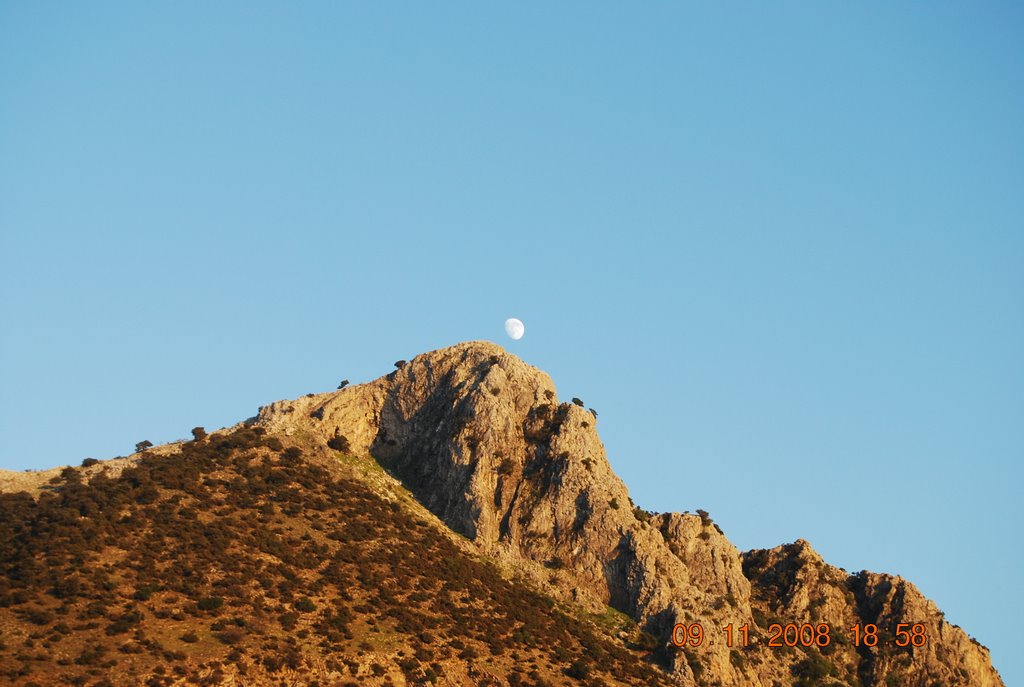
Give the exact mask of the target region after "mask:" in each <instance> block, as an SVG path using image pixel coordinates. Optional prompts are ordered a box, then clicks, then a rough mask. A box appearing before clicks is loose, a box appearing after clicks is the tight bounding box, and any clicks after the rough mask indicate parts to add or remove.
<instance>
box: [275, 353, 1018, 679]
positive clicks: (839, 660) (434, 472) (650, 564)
mask: <svg viewBox="0 0 1024 687" xmlns="http://www.w3.org/2000/svg"><path fill="white" fill-rule="evenodd" d="M256 421H257V423H258V424H260V425H261V426H263V427H264V428H266V429H267V430H268V431H270V432H282V433H284V434H287V435H295V434H300V435H304V436H306V437H307V438H309V439H311V440H313V441H315V442H320V443H324V444H327V443H328V442H330V444H329V445H331V446H332V447H335V448H340V449H341V450H344V451H346V452H351V453H353V454H355V455H361V456H366V457H368V458H369V457H372V458H373V459H376V460H377V461H379V462H380V463H381V464H383V465H384V466H386V467H387V468H388V469H389V470H390V471H391V472H392V473H393V474H394V475H396V476H397V477H398V478H400V479H401V480H402V481H403V482H404V483H405V484H406V486H408V487H409V488H410V489H411V491H412V492H413V493H414V494H415V495H416V496H417V498H418V499H419V500H420V501H421V502H422V503H423V504H424V505H425V506H426V507H427V508H429V509H430V510H431V511H433V512H434V513H435V514H436V515H437V516H438V517H440V518H441V519H442V520H443V521H444V522H445V523H446V524H447V525H448V526H449V527H451V528H452V529H454V530H455V531H457V532H459V533H461V534H463V535H465V536H466V537H468V538H469V539H471V540H472V541H474V542H475V543H476V544H477V545H478V547H479V548H480V549H481V551H483V552H484V553H486V554H488V555H491V556H495V557H497V558H499V559H502V560H503V561H505V562H508V563H509V564H511V565H515V566H517V568H518V569H520V570H521V571H523V572H524V573H526V574H529V575H532V576H533V577H535V578H536V579H538V580H541V581H545V582H546V583H551V584H552V588H551V589H552V591H553V593H559V592H561V593H563V595H564V596H566V597H568V598H571V599H572V600H574V601H576V602H578V603H581V604H583V605H584V606H589V607H591V608H592V609H595V610H597V609H600V610H603V609H604V607H605V606H612V607H614V608H616V609H618V610H620V611H623V612H625V613H626V614H628V615H630V616H632V617H633V618H634V619H635V620H637V621H638V622H639V623H640V625H641V626H642V627H644V628H645V629H646V630H647V631H648V632H649V633H650V634H652V635H654V637H656V638H657V640H658V641H659V642H660V643H661V644H662V645H663V646H664V647H665V649H664V658H665V661H666V663H667V664H668V665H669V667H670V670H671V671H672V672H673V674H674V675H675V676H676V678H677V680H678V682H679V683H680V684H683V685H695V684H702V685H703V684H717V685H737V686H739V685H755V686H757V685H762V686H764V687H774V686H775V685H780V684H791V683H792V681H793V680H794V679H796V680H798V684H807V685H811V684H819V682H820V681H821V680H823V679H825V680H826V682H821V684H827V679H828V678H830V677H831V678H834V679H835V680H836V681H837V682H838V681H842V682H841V683H849V684H857V682H856V680H858V679H859V680H860V681H861V682H862V683H863V684H864V685H876V684H898V685H922V686H923V685H932V684H944V685H981V686H985V685H1002V682H1001V680H1000V679H999V676H998V674H997V673H996V672H995V670H994V669H993V668H992V667H991V664H990V661H989V657H988V652H987V650H985V649H984V648H983V647H981V646H980V645H977V644H976V643H974V642H973V640H971V639H969V638H968V637H967V635H966V634H965V633H964V632H963V631H962V630H960V629H959V628H958V627H956V626H953V625H950V624H949V623H946V622H945V621H944V620H943V619H942V615H941V613H940V612H939V611H938V609H936V608H935V606H934V604H932V603H931V602H929V601H927V600H926V599H924V597H922V596H921V595H920V593H919V592H918V591H917V590H916V589H915V588H914V587H913V585H911V584H910V583H908V582H906V581H904V580H902V579H900V578H896V577H890V576H886V575H875V574H872V573H861V574H860V575H855V576H848V575H846V573H844V572H842V571H840V570H839V569H837V568H833V567H831V566H828V565H826V564H825V563H824V562H823V561H822V560H821V558H820V557H819V556H818V555H817V554H816V553H814V551H813V550H812V549H811V547H810V545H808V544H807V543H806V542H804V541H802V540H800V541H798V542H796V543H795V544H791V545H787V546H782V547H778V548H776V549H771V550H766V551H753V552H748V553H746V554H743V555H741V554H740V552H739V551H737V549H736V548H735V547H734V546H733V545H732V544H731V543H730V542H729V540H728V539H727V538H726V537H725V536H724V535H723V534H722V532H721V531H720V530H719V529H718V527H717V526H716V525H715V524H714V523H713V522H712V521H711V520H710V518H709V517H708V516H707V514H705V513H700V514H699V515H690V514H678V513H667V514H659V515H651V514H648V513H645V512H643V511H640V510H639V509H634V507H633V504H632V501H631V500H630V498H629V493H628V491H627V490H626V487H625V485H624V484H623V483H622V481H621V480H620V479H619V478H618V477H617V476H616V475H615V474H614V473H613V472H612V470H611V467H610V465H609V464H608V461H607V458H606V456H605V452H604V448H603V446H602V444H601V441H600V439H599V437H598V434H597V430H596V425H597V418H596V415H595V414H594V413H592V412H590V411H588V410H586V409H584V408H583V407H582V406H580V405H577V404H573V403H559V401H558V397H557V395H556V391H555V386H554V384H553V383H552V381H551V378H550V377H549V376H548V375H546V374H545V373H543V372H542V371H540V370H538V369H536V368H534V367H531V366H529V365H527V364H526V363H524V362H523V361H521V360H519V359H518V358H516V357H515V356H512V355H510V354H508V353H506V352H505V351H504V350H503V349H502V348H501V347H499V346H497V345H495V344H491V343H486V342H469V343H463V344H459V345H456V346H452V347H450V348H444V349H441V350H437V351H432V352H430V353H425V354H423V355H420V356H417V357H416V358H414V359H412V360H411V361H410V362H409V363H408V364H403V365H401V366H400V367H399V368H398V369H396V370H395V371H394V372H392V373H390V374H388V375H386V376H385V377H381V378H379V379H377V380H375V381H373V382H370V383H367V384H362V385H358V386H353V387H347V388H345V389H342V390H340V391H337V392H333V393H327V394H319V395H309V396H306V397H304V398H300V399H296V400H294V401H280V402H277V403H274V404H272V405H270V406H267V407H264V408H262V409H261V410H260V413H259V416H258V418H257V420H256ZM774 622H778V623H780V624H781V625H785V624H788V623H795V624H797V625H800V624H802V623H829V624H830V625H831V626H832V627H833V628H836V629H838V628H842V629H843V630H844V632H845V629H846V628H850V627H852V626H853V625H855V624H857V623H861V624H865V623H873V624H876V625H877V626H878V627H879V628H886V630H885V631H889V630H888V628H893V627H895V624H896V623H902V622H906V623H921V624H922V625H923V626H924V628H925V632H926V634H927V636H928V642H927V644H926V645H925V646H923V647H913V646H911V647H907V648H905V649H898V650H897V649H896V648H895V647H894V646H893V644H892V641H891V640H892V638H891V637H889V638H888V639H884V638H883V641H880V642H879V646H878V647H876V648H870V647H866V646H861V647H854V646H853V645H852V644H851V643H849V641H846V642H845V643H842V644H841V643H840V641H839V640H837V641H836V642H834V643H832V644H830V646H829V647H825V649H824V650H822V651H820V652H819V651H818V649H816V648H811V649H804V648H803V647H799V646H798V647H796V648H795V649H793V648H789V647H783V648H781V649H779V648H773V647H769V646H767V640H768V638H769V632H768V630H769V626H770V625H771V624H772V623H774ZM677 623H683V624H691V623H699V624H700V625H701V626H702V627H703V628H704V629H705V632H706V633H707V641H705V642H704V643H703V644H702V645H701V646H699V647H687V648H684V649H682V650H679V649H677V647H675V646H674V645H673V644H672V643H671V642H670V641H669V639H670V637H671V635H672V628H673V626H674V625H676V624H677ZM730 623H732V624H733V626H734V627H739V626H741V625H744V624H747V625H748V626H749V627H750V631H751V637H752V641H751V643H750V645H749V646H746V647H741V646H739V644H737V646H735V647H728V646H726V644H725V642H724V635H723V634H722V628H723V627H725V626H726V625H728V624H730ZM890 676H892V677H890ZM799 680H809V681H806V682H802V683H801V682H799ZM816 680H817V681H816ZM887 680H889V682H886V681H887ZM893 680H895V682H894V681H893Z"/></svg>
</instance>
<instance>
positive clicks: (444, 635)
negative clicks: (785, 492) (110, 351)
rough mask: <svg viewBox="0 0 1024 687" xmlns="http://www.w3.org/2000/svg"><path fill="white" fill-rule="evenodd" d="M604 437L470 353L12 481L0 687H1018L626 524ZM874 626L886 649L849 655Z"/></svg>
mask: <svg viewBox="0 0 1024 687" xmlns="http://www.w3.org/2000/svg"><path fill="white" fill-rule="evenodd" d="M596 425H597V414H596V413H595V412H593V411H590V410H587V409H586V408H584V407H583V406H582V403H560V402H559V401H558V397H557V393H556V390H555V387H554V384H553V383H552V382H551V379H550V378H549V377H548V376H547V375H546V374H544V373H543V372H541V371H539V370H537V369H535V368H533V367H531V366H529V365H527V364H525V363H524V362H523V361H521V360H519V359H518V358H516V357H515V356H512V355H509V354H508V353H506V352H505V351H504V350H502V349H501V348H500V347H498V346H496V345H494V344H489V343H484V342H470V343H465V344H459V345H457V346H453V347H450V348H446V349H441V350H439V351H433V352H430V353H426V354H423V355H421V356H417V357H416V358H414V359H413V360H411V361H410V362H409V363H401V364H399V365H398V366H397V369H396V370H395V371H394V372H392V373H390V374H388V375H386V376H384V377H381V378H379V379H377V380H375V381H373V382H369V383H367V384H362V385H358V386H353V387H347V388H344V389H341V390H338V391H335V392H331V393H326V394H309V395H307V396H305V397H302V398H299V399H295V400H293V401H279V402H276V403H273V404H271V405H269V406H266V407H264V408H261V409H260V412H259V414H258V415H257V416H256V417H254V418H251V419H250V420H248V421H246V422H245V423H242V424H240V425H238V426H236V427H232V428H229V429H226V430H223V431H221V432H216V433H213V434H211V435H209V436H206V435H205V432H201V431H200V432H196V438H195V439H194V440H193V441H189V442H182V443H178V444H173V445H168V446H164V447H155V448H152V449H149V450H147V451H145V452H143V453H141V454H136V455H134V456H131V457H129V458H122V459H118V460H116V461H108V462H107V461H105V462H99V463H98V464H95V465H90V466H87V467H81V468H67V469H65V470H63V471H59V472H51V473H49V474H42V473H36V474H33V475H27V476H22V477H20V478H19V479H17V480H15V478H14V477H13V476H11V475H8V479H7V482H6V486H5V482H4V480H3V479H0V488H3V489H4V490H5V491H6V492H7V493H5V494H3V495H0V571H2V577H0V629H2V631H3V635H2V636H3V639H2V640H0V675H2V676H5V678H6V679H8V680H10V681H11V683H12V684H21V685H29V684H33V683H34V684H38V685H48V684H75V685H93V684H152V685H172V684H211V685H216V684H253V685H260V684H282V681H283V684H296V685H299V684H303V685H304V684H320V685H329V684H330V685H333V684H347V683H351V684H370V685H387V684H393V685H404V684H431V683H432V684H441V685H463V684H464V685H484V684H494V685H544V684H588V685H601V684H606V685H627V684H636V685H658V684H679V685H757V686H764V687H775V686H776V685H790V684H793V685H801V686H807V685H829V684H834V685H853V686H856V685H862V686H864V687H871V686H874V685H907V686H915V687H916V686H918V685H920V686H921V687H924V686H926V685H927V686H930V685H934V684H943V685H979V686H982V687H986V686H988V685H1002V682H1001V680H1000V679H999V676H998V674H997V673H996V672H995V670H994V669H993V668H992V667H991V664H990V661H989V657H988V652H987V650H986V649H984V647H981V646H980V645H978V644H977V643H976V642H974V641H973V640H972V639H970V638H969V637H968V636H967V635H966V633H964V632H963V631H962V630H961V629H960V628H958V627H956V626H953V625H951V624H949V623H947V622H946V621H945V619H944V618H943V616H942V613H941V611H939V610H938V609H937V608H936V607H935V605H934V604H933V603H932V602H930V601H928V600H927V599H925V598H924V597H923V596H922V595H921V594H920V593H919V592H918V591H917V589H916V588H915V587H914V586H913V585H912V584H910V583H909V582H907V581H906V580H903V579H901V578H899V577H894V576H889V575H884V574H875V573H868V572H861V573H857V574H855V575H849V574H847V573H845V572H844V571H842V570H840V569H837V568H834V567H832V566H829V565H828V564H827V563H825V562H824V561H823V560H822V559H821V558H820V557H819V556H818V555H817V554H816V553H815V552H814V551H813V549H812V548H811V547H810V545H809V544H808V543H807V542H805V541H803V540H800V541H797V542H796V543H793V544H788V545H785V546H780V547H777V548H774V549H770V550H762V551H751V552H746V553H742V554H741V553H740V552H739V551H737V550H736V548H735V547H734V546H733V545H732V544H731V543H730V542H729V541H728V539H727V538H726V537H725V535H724V534H723V533H722V532H721V530H720V528H718V526H717V525H715V523H714V522H713V521H712V519H711V517H710V516H709V514H707V513H704V512H703V511H699V512H698V513H697V514H689V513H682V514H680V513H664V514H657V513H648V512H646V511H643V510H641V509H639V508H636V507H635V506H634V504H633V503H632V500H631V499H630V497H629V494H628V491H627V490H626V487H625V485H624V484H623V483H622V482H621V480H619V479H618V477H616V476H615V475H614V473H613V472H612V471H611V468H610V466H609V464H608V461H607V459H606V456H605V454H604V449H603V446H602V445H601V442H600V439H599V438H598V435H597V431H596ZM14 489H19V490H24V491H13V490H14ZM776 624H777V625H778V628H777V629H776V628H773V625H776ZM903 624H905V627H904V625H903ZM679 625H685V626H686V630H684V631H682V634H680V631H679ZM730 625H731V627H732V628H733V632H734V641H733V643H732V646H728V645H727V642H726V641H725V634H724V631H723V628H726V627H727V626H730ZM789 625H792V626H793V628H792V632H791V633H788V634H787V632H788V628H787V626H789ZM826 625H827V628H826ZM869 625H870V626H873V627H876V628H877V634H876V635H874V640H877V641H874V642H873V640H872V638H870V637H867V638H865V637H861V638H860V639H861V641H857V640H856V638H855V637H853V636H851V634H850V629H851V628H853V627H854V626H858V627H859V628H861V629H862V630H863V631H865V632H868V633H869V634H870V631H868V630H867V629H866V628H867V626H869ZM802 626H806V627H802ZM741 627H743V628H745V630H746V632H745V633H744V634H742V635H741V634H740V628H741ZM698 628H699V632H700V637H699V640H700V641H698V636H697V632H698ZM823 628H825V629H823ZM687 632H689V633H692V634H689V635H688V634H686V633H687ZM801 633H802V634H801ZM773 635H778V637H777V638H776V641H773ZM673 637H675V639H676V640H677V641H676V642H673V641H672V639H673ZM741 637H742V639H741ZM680 639H682V640H685V641H678V640H680ZM791 639H792V640H794V641H789V640H791ZM744 640H746V641H744ZM901 640H906V642H905V643H906V646H897V642H898V641H901ZM773 643H778V644H779V646H771V644H773ZM677 644H683V645H684V646H677ZM805 645H806V646H805Z"/></svg>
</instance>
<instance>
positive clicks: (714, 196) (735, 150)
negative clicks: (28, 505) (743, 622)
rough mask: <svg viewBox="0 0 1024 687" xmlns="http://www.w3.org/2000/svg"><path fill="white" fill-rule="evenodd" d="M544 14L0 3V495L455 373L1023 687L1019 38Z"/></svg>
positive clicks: (706, 18) (834, 14)
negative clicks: (551, 399)
mask: <svg viewBox="0 0 1024 687" xmlns="http://www.w3.org/2000/svg"><path fill="white" fill-rule="evenodd" d="M551 4H552V3H525V4H524V3H516V4H515V6H512V5H508V4H504V5H501V6H499V5H498V4H496V3H489V4H487V5H486V6H484V5H482V4H481V3H463V4H455V3H407V4H399V3H388V4H385V3H342V2H327V3H315V2H303V3H280V2H275V3H258V2H245V3H241V2H239V3H235V2H219V3H209V2H174V3H157V2H147V3H136V2H126V3H103V2H89V3H56V2H13V1H10V0H0V467H3V468H7V469H19V470H20V469H25V468H43V467H50V466H54V465H57V464H68V463H71V464H77V463H79V462H80V461H81V460H82V459H83V458H85V457H86V456H95V457H101V458H102V457H110V456H114V455H119V454H125V453H128V452H130V451H131V449H132V447H133V445H134V444H135V442H137V441H140V440H142V439H149V440H152V441H154V442H158V443H159V442H165V441H170V440H174V439H177V438H179V437H183V436H187V435H188V431H189V429H190V428H191V427H193V426H194V425H205V426H206V427H207V428H214V427H218V426H222V425H226V424H231V423H233V422H235V421H237V420H240V419H243V418H245V417H248V416H251V415H253V414H255V411H256V408H257V406H259V405H261V404H264V403H268V402H270V401H273V400H276V399H280V398H287V397H295V396H298V395H301V394H304V393H306V392H311V391H324V390H329V389H333V388H334V387H335V386H336V384H337V382H338V380H340V379H341V378H348V379H350V380H352V381H353V382H359V381H366V380H369V379H372V378H375V377H377V376H379V375H381V374H384V373H386V372H387V371H388V370H389V369H391V363H392V362H393V361H395V360H396V359H398V358H409V357H412V356H413V355H415V354H417V353H420V352H423V351H426V350H430V349H433V348H438V347H441V346H445V345H449V344H453V343H456V342H458V341H462V340H467V339H491V340H494V341H497V342H500V343H502V344H503V345H505V346H506V348H508V350H510V351H512V352H514V353H516V354H517V355H520V356H521V357H523V358H524V359H525V360H527V361H528V362H530V363H533V364H535V365H537V366H539V367H541V368H543V369H544V370H546V371H548V372H549V373H550V374H551V375H552V377H553V378H554V380H555V383H556V384H557V385H558V387H559V390H560V393H561V395H562V396H563V398H568V397H571V396H579V397H581V398H583V400H584V401H586V402H587V404H588V405H591V406H593V407H595V408H596V409H597V410H598V411H599V412H600V422H599V429H600V431H601V435H602V438H603V439H604V441H605V444H606V447H607V449H608V452H609V456H610V459H611V462H612V465H613V466H614V468H615V469H616V470H617V471H618V472H619V474H620V475H621V476H622V477H623V479H624V480H625V481H626V483H627V485H628V486H629V487H630V489H631V491H632V494H633V498H634V500H635V501H636V502H637V503H638V504H639V505H641V506H643V507H646V508H648V509H653V510H685V509H689V510H693V509H695V508H698V507H702V508H706V509H707V510H709V511H710V512H711V515H712V517H713V518H715V520H716V521H717V522H718V523H719V524H720V525H721V526H722V528H723V529H724V530H725V532H726V534H728V535H729V536H730V537H731V538H732V540H733V541H734V542H736V544H737V545H738V546H739V547H740V548H741V549H746V548H755V547H770V546H774V545H777V544H780V543H783V542H790V541H793V540H794V539H796V538H798V537H804V538H806V539H808V540H809V541H810V542H811V543H812V544H813V545H814V546H815V548H817V549H818V551H819V552H821V553H822V555H823V556H824V557H825V558H826V559H827V560H829V561H830V562H832V563H834V564H836V565H840V566H843V567H845V568H847V569H848V570H851V571H856V570H860V569H869V570H875V571H886V572H892V573H897V574H900V575H904V576H906V577H908V578H909V579H911V580H912V581H913V582H915V583H916V584H917V585H918V586H919V587H920V589H921V590H922V591H923V592H924V593H925V594H926V595H928V596H929V597H931V598H933V599H935V600H936V602H937V603H938V604H939V606H940V607H941V608H942V609H944V610H945V611H946V613H947V617H948V618H949V619H950V620H951V621H952V622H955V623H958V624H960V625H962V626H963V627H964V628H965V629H966V630H967V631H968V632H969V633H971V634H972V635H974V636H975V637H977V638H978V639H979V641H981V642H982V643H983V644H985V645H987V646H989V647H990V648H991V649H992V652H993V661H994V663H995V666H996V667H997V668H998V669H999V670H1000V671H1001V672H1002V674H1003V676H1004V678H1005V680H1006V682H1007V684H1008V685H1013V684H1022V683H1024V661H1022V659H1021V658H1020V657H1021V656H1022V655H1024V652H1022V651H1021V646H1022V644H1024V631H1022V629H1021V618H1022V617H1024V601H1022V599H1024V595H1022V593H1021V589H1020V580H1021V570H1022V569H1024V554H1022V541H1021V527H1022V525H1024V505H1022V501H1024V499H1022V498H1021V490H1022V477H1024V474H1022V472H1024V469H1022V467H1021V460H1022V458H1024V455H1022V453H1024V450H1022V446H1024V413H1022V410H1024V355H1022V353H1024V135H1022V123H1024V10H1022V7H1021V5H1020V4H1019V3H1009V2H1008V3H996V2H962V3H955V4H954V3H944V2H904V3H882V2H871V3H869V2H864V3H859V2H858V3H838V2H825V3H819V2H806V3H796V4H794V3H785V2H783V3H771V4H770V5H771V6H770V7H769V5H768V4H765V3H730V4H729V7H728V8H725V7H724V6H723V5H722V4H721V3H699V4H694V5H690V6H685V5H681V4H679V3H646V4H644V6H643V7H639V6H638V5H637V4H636V3H614V4H613V3H600V2H599V3H593V2H586V3H578V4H571V3H560V4H559V9H557V10H555V9H552V7H550V5H551ZM510 316H516V317H519V318H521V319H522V320H523V321H524V322H525V323H526V327H527V331H526V336H525V337H524V338H523V339H522V340H521V341H518V342H513V341H511V340H509V339H507V338H505V336H504V334H503V332H502V323H503V321H504V320H505V318H506V317H510Z"/></svg>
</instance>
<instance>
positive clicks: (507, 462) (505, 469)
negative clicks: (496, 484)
mask: <svg viewBox="0 0 1024 687" xmlns="http://www.w3.org/2000/svg"><path fill="white" fill-rule="evenodd" d="M515 468H516V464H515V462H514V461H513V460H512V459H511V458H505V459H504V460H502V461H501V464H500V465H498V474H499V475H511V474H512V472H513V471H514V470H515Z"/></svg>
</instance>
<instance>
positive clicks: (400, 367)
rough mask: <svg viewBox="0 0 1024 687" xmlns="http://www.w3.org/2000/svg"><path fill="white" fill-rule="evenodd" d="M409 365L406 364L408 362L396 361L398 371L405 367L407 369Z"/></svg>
mask: <svg viewBox="0 0 1024 687" xmlns="http://www.w3.org/2000/svg"><path fill="white" fill-rule="evenodd" d="M407 364H408V363H406V361H404V360H396V361H395V369H397V370H401V369H402V368H403V367H405V366H406V365H407Z"/></svg>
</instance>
